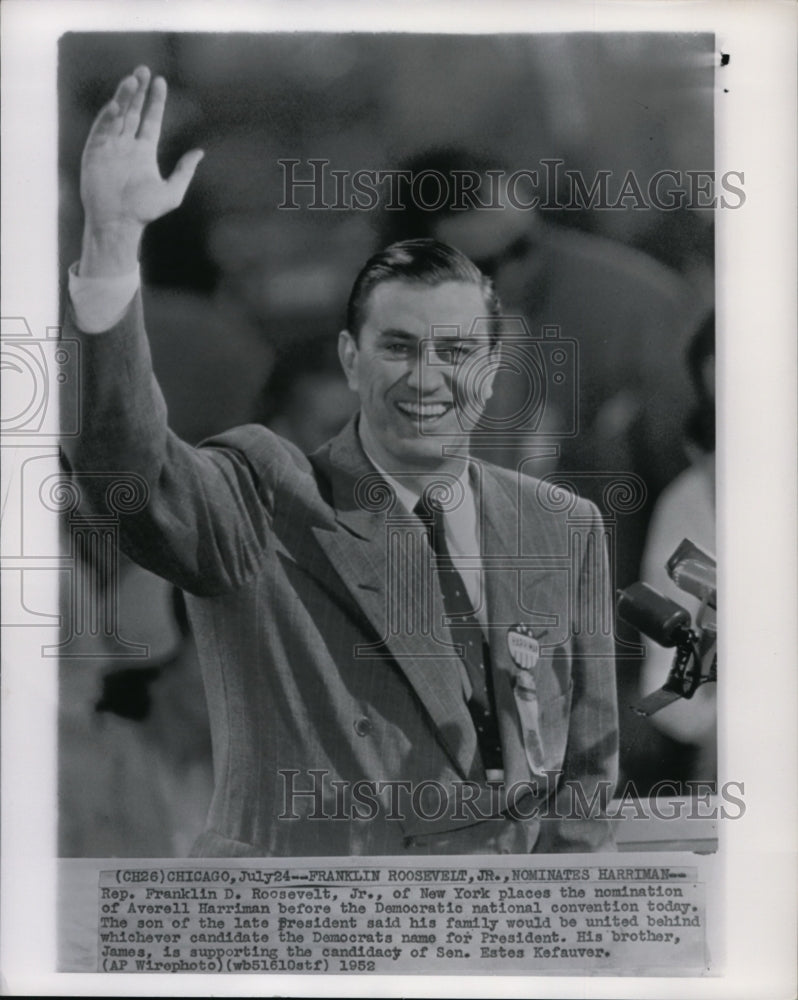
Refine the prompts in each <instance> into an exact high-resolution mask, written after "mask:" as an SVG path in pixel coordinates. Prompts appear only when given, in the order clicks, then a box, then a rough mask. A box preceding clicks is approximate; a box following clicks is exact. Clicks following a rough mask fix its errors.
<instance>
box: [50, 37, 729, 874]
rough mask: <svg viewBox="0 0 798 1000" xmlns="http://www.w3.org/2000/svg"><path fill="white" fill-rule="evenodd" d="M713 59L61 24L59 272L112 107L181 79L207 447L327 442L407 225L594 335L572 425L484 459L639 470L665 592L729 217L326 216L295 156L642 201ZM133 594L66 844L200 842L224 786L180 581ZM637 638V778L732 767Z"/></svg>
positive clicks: (704, 485)
mask: <svg viewBox="0 0 798 1000" xmlns="http://www.w3.org/2000/svg"><path fill="white" fill-rule="evenodd" d="M713 51H714V44H713V39H712V37H711V36H708V35H689V34H679V35H667V34H665V35H662V34H658V35H651V34H629V35H622V34H611V35H597V34H569V35H564V34H552V35H501V34H497V35H490V36H480V35H474V36H456V35H452V36H441V35H403V34H396V35H386V34H382V35H370V34H304V33H301V34H290V33H289V34H279V35H276V34H272V35H266V34H263V35H255V34H251V35H241V34H233V33H231V34H191V33H182V34H165V33H159V34H154V33H140V34H133V33H130V34H124V35H116V34H105V33H97V34H69V35H65V36H64V37H63V38H62V40H61V45H60V52H59V95H58V96H59V117H60V133H59V171H60V192H61V198H60V213H61V214H60V227H59V233H60V237H59V238H60V244H59V252H60V273H61V275H62V276H63V278H64V282H65V274H66V268H67V267H68V266H69V264H70V263H71V262H72V261H73V260H75V259H76V258H77V257H78V256H79V251H80V236H81V228H82V213H81V207H80V197H79V187H78V182H79V164H80V155H81V150H82V147H83V144H84V142H85V138H86V135H87V132H88V129H89V127H90V124H91V121H92V120H93V118H94V116H95V115H96V113H97V111H98V109H99V108H100V107H101V105H102V104H103V103H104V102H105V101H106V100H108V99H109V97H110V95H111V94H112V93H113V90H114V87H115V85H116V83H117V81H118V79H119V78H120V77H121V76H122V75H124V74H125V73H127V72H129V71H130V70H131V69H132V68H133V67H134V66H136V65H138V64H141V63H146V64H147V65H149V66H150V67H151V68H152V69H153V71H154V72H155V73H160V74H162V75H163V76H165V77H166V79H167V81H168V84H169V88H170V92H169V98H168V103H167V112H166V117H165V121H164V131H163V138H162V143H161V161H162V168H163V170H164V172H168V171H169V170H171V168H172V166H173V165H174V163H175V162H176V160H177V159H178V158H179V156H180V155H181V154H182V153H183V152H185V151H186V150H187V149H189V148H193V147H197V146H199V147H201V148H203V149H204V150H205V152H206V155H205V159H204V160H203V162H202V164H201V165H200V168H199V170H198V172H197V175H196V177H195V180H194V182H193V184H192V186H191V188H190V189H189V193H188V195H187V198H186V201H185V203H184V205H183V206H182V207H181V208H180V209H179V210H178V211H176V212H174V213H172V214H171V215H169V216H167V217H165V218H164V219H162V220H160V221H159V222H158V223H156V224H154V225H153V226H151V227H150V228H149V230H148V232H147V234H146V236H145V241H144V246H143V250H142V272H143V277H144V282H145V309H146V315H147V329H148V333H149V337H150V341H151V345H152V353H153V360H154V365H155V370H156V374H157V376H158V379H159V381H160V384H161V387H162V390H163V393H164V396H165V398H166V401H167V404H168V407H169V413H170V423H171V426H172V429H173V430H174V431H175V432H176V433H177V434H179V435H180V436H181V437H183V438H184V439H186V440H187V441H190V442H192V443H196V442H199V441H200V440H202V439H203V438H205V437H208V436H209V435H212V434H214V433H216V432H219V431H222V430H225V429H227V428H229V427H230V426H233V425H235V424H240V423H245V422H252V421H261V422H264V423H266V424H268V425H269V426H271V427H272V428H273V429H274V430H276V431H278V432H279V433H281V434H283V435H285V436H286V437H288V438H290V439H292V440H293V441H295V442H296V443H297V444H298V445H299V446H300V447H302V448H303V449H305V450H307V451H310V450H312V449H313V448H315V447H316V446H318V445H319V444H321V443H322V442H323V441H325V440H326V439H327V438H328V437H329V436H330V435H331V434H333V433H335V431H336V430H338V429H339V428H340V426H342V424H343V423H344V422H345V420H346V419H347V418H348V416H349V415H350V414H351V413H352V412H353V410H354V407H355V399H354V397H353V396H352V394H351V393H350V392H349V391H348V389H347V388H346V385H345V383H344V381H343V377H342V375H341V373H340V370H339V366H338V362H337V356H336V353H335V342H336V334H337V332H338V330H339V329H340V328H341V326H342V325H343V317H344V309H345V304H346V299H347V295H348V292H349V289H350V287H351V284H352V281H353V279H354V277H355V275H356V274H357V272H358V270H359V268H360V267H361V265H362V264H363V262H364V261H365V259H366V258H367V257H368V256H369V255H370V254H371V253H372V252H374V251H375V250H377V249H379V248H381V247H382V246H383V245H385V244H386V243H387V242H389V241H391V240H393V239H394V238H404V237H412V236H424V235H434V236H437V237H438V238H442V239H444V240H445V241H447V242H450V243H453V244H454V245H456V246H459V247H460V248H461V249H463V250H464V251H465V252H467V253H468V254H469V255H470V256H472V257H473V258H474V259H475V260H477V262H478V263H480V264H481V266H483V269H485V270H486V271H487V272H489V273H490V274H491V276H492V277H493V279H494V282H495V284H496V287H497V290H498V292H499V295H500V297H501V299H502V302H503V305H504V308H505V311H506V313H508V314H509V315H514V316H520V317H522V318H523V321H524V322H525V323H526V325H527V327H528V329H529V330H530V332H531V333H532V335H533V336H539V332H540V329H541V327H542V326H544V325H554V326H557V327H559V329H560V336H561V337H562V338H565V339H567V340H569V341H575V342H576V344H577V346H578V353H577V355H576V356H577V357H578V371H577V374H576V376H575V378H574V380H573V386H574V389H573V392H574V398H575V400H576V404H575V406H576V409H575V413H576V418H577V419H576V423H577V425H578V426H577V428H576V429H577V433H576V434H575V435H571V434H569V433H568V430H569V426H570V423H569V421H570V420H571V414H570V413H569V412H567V405H564V404H562V403H560V402H558V399H557V398H554V397H553V398H552V401H551V405H547V406H545V407H543V408H542V409H541V411H540V413H539V414H538V420H537V423H535V424H534V426H530V431H529V434H528V436H526V437H522V438H518V437H516V438H514V439H513V440H512V441H511V442H504V443H503V444H502V445H501V446H493V447H491V446H486V448H485V449H484V450H485V452H486V454H485V457H489V458H491V459H492V460H495V461H499V462H501V463H502V464H505V465H507V466H510V467H513V468H521V469H523V471H526V472H529V473H531V474H533V475H538V476H542V475H547V474H553V473H555V472H556V473H557V474H560V473H562V475H563V476H564V478H567V479H569V480H570V481H572V482H573V483H575V484H576V485H577V486H578V488H580V490H581V491H582V492H584V493H586V494H587V495H589V496H591V499H596V500H597V502H599V505H600V506H601V505H602V504H601V501H602V498H603V497H605V492H604V490H605V487H606V486H607V484H608V482H609V481H610V479H611V478H612V476H613V475H617V474H619V473H622V474H626V475H627V477H630V478H627V482H629V483H632V482H634V483H638V484H642V489H641V488H640V487H639V486H638V487H636V489H637V501H636V503H635V504H633V505H631V507H630V509H629V510H628V511H626V512H624V511H623V510H621V511H613V510H610V511H608V510H607V509H606V507H604V508H603V513H604V514H605V516H607V517H608V518H609V519H610V521H612V525H613V532H614V552H613V561H614V566H615V575H616V579H615V585H616V587H624V586H626V585H627V584H628V583H631V582H633V581H634V580H636V579H639V578H640V576H641V573H646V574H647V575H648V578H649V579H651V580H652V582H655V581H654V578H655V577H657V574H658V573H659V571H660V569H661V567H660V563H661V562H662V563H664V560H665V559H666V558H667V556H668V555H670V552H671V551H673V549H675V547H676V546H677V545H678V543H679V542H680V541H681V539H682V538H683V537H685V536H690V534H691V531H692V532H693V534H695V535H696V537H695V538H694V541H696V542H698V543H699V544H701V545H702V546H703V547H705V548H706V549H707V550H708V551H710V552H713V553H714V464H713V462H712V457H713V455H714V368H713V367H712V362H713V361H714V323H713V322H712V320H711V309H712V304H713V295H714V255H713V248H714V230H713V213H712V211H711V210H710V209H706V208H704V209H701V208H695V207H687V206H682V207H677V208H674V209H673V210H671V211H663V210H662V209H661V208H657V207H654V206H652V207H641V206H640V205H638V206H637V207H633V202H634V201H635V199H634V198H631V199H629V200H628V201H627V202H626V203H624V205H622V206H621V207H619V208H616V209H613V210H600V209H596V208H593V209H590V208H586V207H585V208H565V207H563V205H564V204H567V202H568V199H569V195H568V192H566V191H563V192H562V195H563V196H562V198H560V199H555V201H556V202H557V203H556V204H555V205H553V206H552V207H550V208H537V209H535V210H534V211H519V210H513V209H512V208H511V207H508V209H507V210H506V211H503V212H488V211H475V212H459V213H458V212H455V213H447V212H438V213H436V212H428V211H422V212H419V211H417V210H416V211H414V210H412V207H409V208H408V210H406V211H392V212H391V211H386V210H385V209H384V203H383V204H381V205H378V206H376V207H375V208H374V210H372V211H362V210H358V209H356V208H349V207H346V208H330V209H328V210H323V209H310V208H309V207H308V205H309V203H310V201H311V200H312V192H309V191H308V190H307V189H296V193H295V195H294V200H295V201H296V202H297V203H298V204H299V206H300V207H299V208H298V209H288V208H285V207H283V208H281V207H280V206H281V205H284V204H285V203H286V201H287V200H290V199H287V198H286V188H285V182H286V174H287V168H286V167H285V165H281V161H287V160H293V161H299V164H298V165H297V166H296V167H295V168H294V176H295V177H303V178H307V177H309V176H311V168H310V167H309V166H308V163H309V161H310V160H311V159H322V160H325V161H328V164H329V169H331V170H339V171H350V172H354V171H357V170H363V169H368V170H397V169H402V168H409V169H412V170H414V171H419V170H422V169H434V170H438V171H440V172H443V173H444V174H446V173H447V172H448V171H451V170H457V169H475V170H477V171H483V172H484V171H485V170H486V169H497V170H500V169H503V170H505V171H510V172H511V171H516V170H521V169H540V163H541V161H542V160H544V159H555V158H556V159H560V160H562V161H563V164H564V167H565V168H566V169H568V170H572V171H578V172H580V174H581V175H582V176H583V177H584V178H585V179H586V181H587V184H588V186H589V185H590V183H591V182H592V179H593V178H595V176H596V175H597V174H598V173H599V172H600V171H609V172H611V175H612V177H613V178H614V181H613V182H612V184H613V185H614V189H615V190H617V188H618V186H619V185H620V182H621V180H622V179H623V178H624V177H626V176H627V175H628V173H629V172H630V171H632V172H633V173H634V175H635V176H636V177H637V178H639V179H640V180H641V182H642V186H643V189H644V190H645V185H646V184H647V183H648V180H649V179H650V178H651V177H652V176H653V175H655V174H656V173H657V171H661V170H664V169H668V170H672V171H676V172H680V173H681V174H683V175H684V174H686V172H687V171H696V170H711V169H712V166H713V99H714V70H713ZM329 195H330V199H331V200H334V198H335V188H334V186H332V187H331V188H330V191H329ZM708 317H710V318H709V319H708ZM710 328H711V335H710V333H708V332H707V331H708V330H709V329H710ZM702 331H703V332H702ZM543 367H544V368H545V360H544V361H543ZM519 393H521V394H522V393H523V386H519V385H518V384H517V380H516V381H515V382H514V380H513V378H512V376H507V377H506V378H505V381H504V383H500V384H499V387H498V390H497V392H496V394H495V398H494V405H496V406H497V407H499V408H500V407H501V406H502V405H505V406H506V407H507V406H509V408H510V410H513V406H512V405H511V404H512V400H513V399H514V397H517V396H518V395H519ZM652 532H653V533H652ZM65 545H69V541H68V539H67V538H65ZM81 572H86V573H91V572H93V569H92V567H91V566H86V567H83V568H81ZM120 580H121V584H120V587H121V589H120V598H119V622H118V630H119V633H120V634H121V635H122V636H124V638H125V639H127V640H129V641H134V642H139V643H146V644H147V645H148V646H149V647H150V649H151V654H150V657H149V658H148V659H146V660H136V659H130V660H124V659H120V658H119V657H118V656H117V655H116V654H115V653H114V651H113V650H111V649H110V647H109V648H107V649H104V648H103V641H104V640H103V637H102V635H95V636H88V635H87V636H86V637H85V648H84V649H83V651H82V652H81V651H80V650H78V654H79V655H76V656H72V657H70V658H65V659H64V660H63V662H62V667H61V688H60V734H59V736H60V743H59V770H60V775H59V779H60V786H59V788H60V791H59V794H60V810H59V816H60V850H61V853H62V855H63V856H113V855H119V856H151V857H155V856H163V857H168V856H180V855H181V854H185V853H186V851H187V850H188V847H189V845H190V843H191V841H192V840H193V838H194V836H195V835H196V834H197V833H198V832H199V831H200V830H201V828H202V821H203V812H204V808H205V806H206V804H207V801H208V799H209V797H210V790H211V784H212V762H211V747H210V737H209V734H208V727H207V719H206V716H205V708H204V694H203V690H202V684H201V678H200V675H199V670H198V666H197V662H196V655H195V651H194V648H193V644H192V640H191V634H190V629H189V627H188V624H187V622H186V619H185V614H184V611H183V607H182V601H181V598H180V595H179V594H175V593H173V592H172V590H171V588H170V587H169V586H168V585H167V584H165V583H163V582H162V581H159V580H156V579H155V578H154V577H152V576H150V575H149V574H147V573H145V572H144V571H142V570H139V569H138V568H136V567H134V566H132V565H130V564H128V563H126V562H122V564H121V568H120ZM655 585H657V586H660V587H664V586H665V584H664V583H663V582H662V581H661V580H659V579H658V578H657V579H656V582H655ZM70 599H71V598H70V597H69V596H68V595H66V594H65V595H64V602H65V608H66V606H67V605H68V604H69V601H70ZM677 599H678V598H677ZM618 639H619V652H621V653H623V654H624V655H622V656H620V657H619V660H618V687H619V701H620V715H621V782H622V786H623V784H624V783H625V782H626V781H630V780H631V781H633V782H634V783H635V787H636V788H637V790H638V791H639V792H640V794H641V795H646V794H648V792H649V790H650V789H651V788H652V786H654V785H655V784H656V782H657V781H659V780H661V779H669V780H671V781H686V780H689V779H703V780H709V781H712V780H714V779H715V769H716V761H715V755H714V746H715V733H714V725H715V717H714V694H712V693H710V694H706V693H705V692H703V693H702V692H699V693H700V694H701V695H702V697H701V698H700V699H698V700H697V701H696V706H695V707H693V706H691V705H679V706H675V712H671V710H670V709H666V710H665V712H663V713H662V715H661V717H660V716H657V717H655V719H654V720H653V721H652V720H647V719H641V718H639V717H637V716H636V715H635V714H634V713H633V712H632V710H631V708H630V706H631V704H632V703H633V702H635V701H638V700H639V698H640V695H641V692H643V691H645V690H651V689H653V688H654V687H656V686H658V685H659V684H661V683H662V681H663V680H664V678H665V674H667V667H668V664H667V662H664V663H662V662H659V663H657V664H655V663H654V656H653V655H651V656H649V657H643V656H642V654H641V653H639V652H636V650H638V649H639V646H638V645H637V644H638V643H639V637H638V636H636V635H633V634H629V633H624V632H623V630H622V629H621V630H619V633H618ZM70 648H71V650H72V651H73V652H74V650H75V649H76V647H75V646H74V644H73V646H72V647H70ZM713 687H714V686H713ZM699 702H700V703H699ZM685 711H686V714H685Z"/></svg>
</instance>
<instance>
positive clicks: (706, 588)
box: [666, 538, 717, 610]
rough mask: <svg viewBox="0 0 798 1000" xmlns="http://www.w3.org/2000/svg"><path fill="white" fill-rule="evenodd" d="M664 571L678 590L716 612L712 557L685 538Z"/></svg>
mask: <svg viewBox="0 0 798 1000" xmlns="http://www.w3.org/2000/svg"><path fill="white" fill-rule="evenodd" d="M666 569H667V570H668V576H669V577H670V578H671V580H673V582H674V583H675V584H676V586H677V587H678V588H679V590H684V591H685V592H686V593H688V594H692V596H693V597H697V598H698V600H699V601H701V602H702V604H703V603H704V602H705V601H706V603H707V605H708V606H709V607H710V608H712V609H713V610H717V572H716V566H715V560H714V559H713V558H712V556H709V555H707V553H706V552H704V551H702V550H701V549H699V547H698V546H697V545H695V544H694V543H693V542H691V541H690V540H689V539H687V538H685V539H684V540H683V541H682V543H681V544H680V545H679V547H678V548H677V549H676V551H675V552H674V553H673V555H672V556H671V557H670V559H669V560H668V562H667V563H666Z"/></svg>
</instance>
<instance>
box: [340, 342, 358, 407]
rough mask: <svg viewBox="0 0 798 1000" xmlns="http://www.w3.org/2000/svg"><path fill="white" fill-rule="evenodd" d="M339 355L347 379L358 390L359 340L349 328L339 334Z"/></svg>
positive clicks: (352, 387) (353, 389)
mask: <svg viewBox="0 0 798 1000" xmlns="http://www.w3.org/2000/svg"><path fill="white" fill-rule="evenodd" d="M338 357H339V358H340V361H341V367H342V368H343V370H344V375H346V381H347V384H348V385H349V388H350V389H351V390H352V391H353V392H357V391H358V378H357V358H358V346H357V341H356V340H355V338H354V337H353V336H352V334H351V333H350V332H349V331H348V330H341V332H340V333H339V334H338Z"/></svg>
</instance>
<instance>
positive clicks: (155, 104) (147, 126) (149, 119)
mask: <svg viewBox="0 0 798 1000" xmlns="http://www.w3.org/2000/svg"><path fill="white" fill-rule="evenodd" d="M165 106H166V80H164V78H163V77H162V76H156V77H155V79H154V80H153V81H152V83H151V84H150V92H149V95H148V97H147V104H146V107H145V108H144V113H143V115H142V116H141V125H140V126H139V132H138V135H139V138H140V139H147V140H148V141H150V142H156V143H157V142H158V138H159V136H160V134H161V122H162V121H163V109H164V107H165Z"/></svg>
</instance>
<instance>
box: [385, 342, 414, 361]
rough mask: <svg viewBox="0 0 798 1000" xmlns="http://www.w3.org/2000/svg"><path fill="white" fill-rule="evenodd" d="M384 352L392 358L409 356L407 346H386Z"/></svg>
mask: <svg viewBox="0 0 798 1000" xmlns="http://www.w3.org/2000/svg"><path fill="white" fill-rule="evenodd" d="M385 350H386V351H387V352H388V354H390V355H391V356H392V357H394V358H406V357H408V355H409V354H410V347H409V345H408V344H388V345H387V346H386V348H385Z"/></svg>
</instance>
